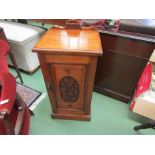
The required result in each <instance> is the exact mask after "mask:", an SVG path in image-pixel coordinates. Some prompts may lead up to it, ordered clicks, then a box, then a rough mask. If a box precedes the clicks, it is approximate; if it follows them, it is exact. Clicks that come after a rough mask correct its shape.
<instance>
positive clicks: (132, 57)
mask: <svg viewBox="0 0 155 155" xmlns="http://www.w3.org/2000/svg"><path fill="white" fill-rule="evenodd" d="M100 37H101V42H102V48H103V56H102V57H100V58H99V59H98V64H97V71H96V77H95V87H94V90H95V91H97V92H99V93H102V94H104V95H107V96H110V97H112V98H115V99H118V100H120V101H123V102H126V103H128V102H129V101H130V100H131V99H132V96H133V93H134V91H135V88H136V86H137V83H138V80H139V78H140V76H141V73H142V71H143V69H144V67H145V65H146V64H147V62H148V60H149V58H150V56H151V54H152V52H153V50H154V49H155V40H154V39H153V38H149V37H144V36H134V35H129V34H125V33H122V32H108V31H102V32H100Z"/></svg>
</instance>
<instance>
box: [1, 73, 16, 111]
mask: <svg viewBox="0 0 155 155" xmlns="http://www.w3.org/2000/svg"><path fill="white" fill-rule="evenodd" d="M0 80H1V85H2V88H3V89H2V91H1V97H0V101H2V100H6V99H9V102H8V103H6V104H2V105H0V112H2V111H4V109H6V110H5V111H7V113H10V112H11V110H12V107H13V105H14V101H15V97H16V81H15V78H14V77H13V75H11V74H10V73H3V74H2V76H1V79H0Z"/></svg>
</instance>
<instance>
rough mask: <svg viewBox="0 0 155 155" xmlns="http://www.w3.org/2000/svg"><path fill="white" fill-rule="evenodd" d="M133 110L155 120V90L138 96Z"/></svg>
mask: <svg viewBox="0 0 155 155" xmlns="http://www.w3.org/2000/svg"><path fill="white" fill-rule="evenodd" d="M133 112H135V113H137V114H140V115H142V116H145V117H147V118H150V119H153V120H155V92H154V91H151V90H147V91H146V92H145V93H143V94H142V95H140V96H139V97H137V99H136V101H135V105H134V107H133Z"/></svg>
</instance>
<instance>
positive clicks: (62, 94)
mask: <svg viewBox="0 0 155 155" xmlns="http://www.w3.org/2000/svg"><path fill="white" fill-rule="evenodd" d="M50 71H51V76H52V81H53V87H54V90H55V95H56V104H57V107H58V108H62V109H65V108H67V109H79V110H82V109H83V106H84V93H85V92H84V86H85V74H86V66H85V65H69V64H50Z"/></svg>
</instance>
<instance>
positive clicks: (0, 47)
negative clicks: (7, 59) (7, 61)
mask: <svg viewBox="0 0 155 155" xmlns="http://www.w3.org/2000/svg"><path fill="white" fill-rule="evenodd" d="M9 51H10V46H9V44H8V43H7V41H5V40H0V57H1V56H6V55H7V54H8V53H9Z"/></svg>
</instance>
